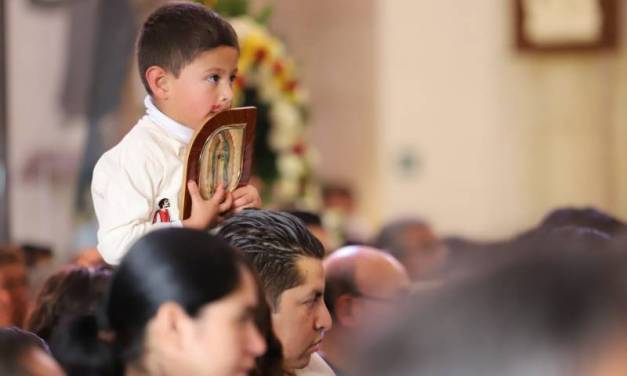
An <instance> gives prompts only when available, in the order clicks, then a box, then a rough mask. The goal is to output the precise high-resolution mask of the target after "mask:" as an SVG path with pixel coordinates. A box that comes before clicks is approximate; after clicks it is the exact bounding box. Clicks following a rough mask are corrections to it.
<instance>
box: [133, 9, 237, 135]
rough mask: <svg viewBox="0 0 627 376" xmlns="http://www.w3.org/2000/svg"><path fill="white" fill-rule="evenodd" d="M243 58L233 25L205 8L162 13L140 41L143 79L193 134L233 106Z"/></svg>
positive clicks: (149, 22)
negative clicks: (238, 66)
mask: <svg viewBox="0 0 627 376" xmlns="http://www.w3.org/2000/svg"><path fill="white" fill-rule="evenodd" d="M238 58H239V45H238V41H237V35H236V33H235V31H234V30H233V28H232V27H231V25H229V23H228V22H227V21H225V20H224V19H222V18H221V17H220V16H219V15H218V14H217V13H215V12H213V11H211V10H209V9H207V8H206V7H204V6H202V5H199V4H190V3H175V4H168V5H165V6H163V7H161V8H159V9H157V10H156V11H155V12H154V13H153V14H152V15H151V16H150V17H148V19H147V20H146V22H145V23H144V26H143V28H142V30H141V32H140V35H139V39H138V41H137V61H138V65H139V73H140V77H141V79H142V82H143V84H144V86H145V88H146V90H147V91H148V93H149V94H150V95H151V96H152V98H153V101H154V103H155V105H157V107H158V108H159V109H160V110H161V111H162V112H163V113H165V114H166V115H168V116H169V117H170V118H172V119H174V120H175V121H178V122H179V123H181V124H183V125H185V126H188V127H190V128H193V129H197V128H199V127H200V126H202V125H203V124H204V123H205V122H206V121H207V120H209V119H210V118H211V117H212V116H213V115H215V114H216V113H218V112H220V111H222V110H225V109H228V108H229V107H230V106H231V100H232V97H233V92H232V82H233V80H234V79H235V75H236V71H237V59H238Z"/></svg>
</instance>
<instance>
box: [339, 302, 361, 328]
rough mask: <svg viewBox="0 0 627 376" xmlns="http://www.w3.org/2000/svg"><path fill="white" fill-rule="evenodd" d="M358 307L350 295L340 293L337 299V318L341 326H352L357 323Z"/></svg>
mask: <svg viewBox="0 0 627 376" xmlns="http://www.w3.org/2000/svg"><path fill="white" fill-rule="evenodd" d="M357 310H358V309H357V307H355V299H354V298H353V297H352V296H350V295H348V294H344V295H340V296H339V297H338V298H337V299H335V318H334V321H336V322H337V323H338V324H340V325H341V326H348V327H352V326H355V324H356V323H357V315H358V313H357Z"/></svg>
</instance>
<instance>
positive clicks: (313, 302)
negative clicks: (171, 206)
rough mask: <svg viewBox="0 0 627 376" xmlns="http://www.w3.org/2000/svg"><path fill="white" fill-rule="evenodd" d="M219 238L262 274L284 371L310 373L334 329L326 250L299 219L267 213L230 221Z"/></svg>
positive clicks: (243, 215) (248, 213) (241, 215)
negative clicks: (314, 356) (326, 336)
mask: <svg viewBox="0 0 627 376" xmlns="http://www.w3.org/2000/svg"><path fill="white" fill-rule="evenodd" d="M218 234H219V235H220V236H222V237H223V238H224V239H226V240H227V241H228V242H229V243H230V244H231V245H233V246H235V247H236V248H238V249H239V250H241V251H242V252H243V253H244V254H245V255H246V257H247V258H248V259H249V260H250V261H251V262H252V263H253V265H254V266H255V269H256V270H257V272H258V273H259V276H260V279H261V283H262V285H263V288H264V292H265V294H266V298H267V300H268V302H269V303H270V307H271V308H272V324H273V327H274V330H275V332H276V335H277V337H278V338H279V340H280V341H281V344H282V345H283V353H284V357H285V360H284V367H285V368H286V369H288V370H293V369H299V368H303V367H305V366H306V365H307V364H308V363H309V359H310V357H311V354H312V353H314V352H316V351H317V350H318V348H319V344H320V341H321V340H322V337H323V336H324V332H325V331H326V330H328V329H329V328H330V327H331V317H330V316H329V312H328V311H327V308H326V306H325V304H324V300H323V294H324V271H323V269H322V258H323V256H324V250H323V248H322V244H320V241H318V240H317V239H316V238H315V237H314V236H313V235H312V234H311V233H310V232H309V231H307V229H306V228H305V226H304V224H303V223H302V222H301V221H300V220H298V219H297V218H295V217H294V216H292V215H290V214H287V213H282V212H272V211H267V210H244V211H242V212H241V213H239V214H236V215H235V216H233V217H231V218H229V219H228V220H226V221H225V222H224V226H223V227H222V228H221V229H220V232H219V233H218Z"/></svg>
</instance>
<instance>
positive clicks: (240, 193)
mask: <svg viewBox="0 0 627 376" xmlns="http://www.w3.org/2000/svg"><path fill="white" fill-rule="evenodd" d="M247 188H248V186H245V187H239V188H237V189H236V190H234V191H233V198H234V199H236V200H237V199H238V198H241V197H244V196H246V195H247V194H248V189H247Z"/></svg>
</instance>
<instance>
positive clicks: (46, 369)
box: [0, 327, 64, 376]
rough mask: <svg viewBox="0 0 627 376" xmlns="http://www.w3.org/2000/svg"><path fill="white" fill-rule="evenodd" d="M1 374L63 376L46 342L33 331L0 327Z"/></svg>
mask: <svg viewBox="0 0 627 376" xmlns="http://www.w3.org/2000/svg"><path fill="white" fill-rule="evenodd" d="M0 374H1V375H14V376H61V375H64V373H63V371H62V370H61V367H59V365H58V364H57V362H56V361H55V360H54V359H53V358H52V357H51V356H50V354H49V353H48V348H47V346H46V344H45V342H44V341H43V340H42V339H41V338H39V337H37V336H36V335H34V334H33V333H30V332H27V331H24V330H21V329H17V328H15V327H13V328H2V329H0Z"/></svg>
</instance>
